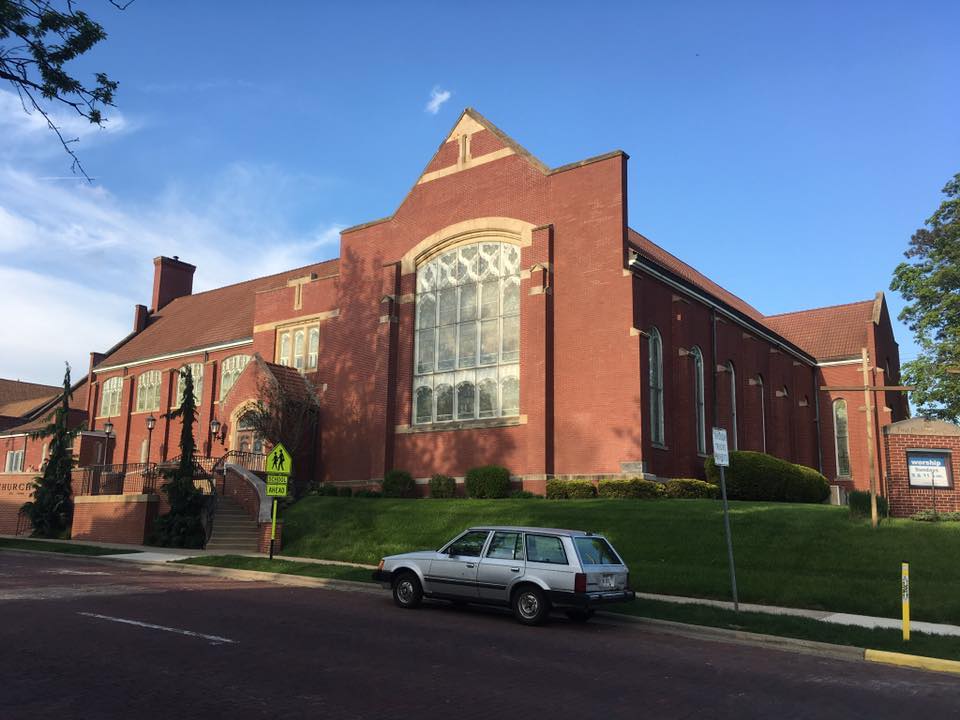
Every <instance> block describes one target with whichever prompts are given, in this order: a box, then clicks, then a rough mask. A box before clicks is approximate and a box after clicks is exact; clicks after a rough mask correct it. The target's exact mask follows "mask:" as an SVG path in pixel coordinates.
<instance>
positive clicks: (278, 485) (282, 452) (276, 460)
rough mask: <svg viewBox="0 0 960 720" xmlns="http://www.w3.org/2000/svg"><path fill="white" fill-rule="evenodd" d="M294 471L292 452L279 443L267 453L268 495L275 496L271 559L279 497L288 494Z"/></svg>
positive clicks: (271, 556)
mask: <svg viewBox="0 0 960 720" xmlns="http://www.w3.org/2000/svg"><path fill="white" fill-rule="evenodd" d="M291 472H293V460H292V459H291V458H290V453H289V452H287V449H286V448H285V447H284V446H283V443H277V444H276V445H275V446H274V448H273V450H271V451H270V454H269V455H267V497H272V498H273V511H272V512H271V518H272V519H271V521H270V559H271V560H273V546H274V544H275V543H276V541H277V498H278V497H285V496H286V494H287V481H288V480H289V479H290V473H291Z"/></svg>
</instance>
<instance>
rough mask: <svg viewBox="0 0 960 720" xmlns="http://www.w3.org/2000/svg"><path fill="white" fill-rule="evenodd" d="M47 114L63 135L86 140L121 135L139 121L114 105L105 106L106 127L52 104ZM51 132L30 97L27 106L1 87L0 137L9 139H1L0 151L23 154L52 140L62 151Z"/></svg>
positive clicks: (130, 129)
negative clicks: (135, 120) (110, 106)
mask: <svg viewBox="0 0 960 720" xmlns="http://www.w3.org/2000/svg"><path fill="white" fill-rule="evenodd" d="M48 114H49V115H50V119H51V120H52V121H53V122H54V123H55V124H56V125H57V127H59V128H60V132H61V133H62V134H63V137H64V138H66V139H67V140H73V139H74V138H76V139H78V140H80V141H81V142H84V143H88V142H92V141H97V140H104V139H106V138H108V137H110V136H116V135H122V134H124V133H128V132H131V131H132V130H134V129H135V126H136V123H133V122H131V121H130V120H129V118H127V117H126V116H125V115H123V114H122V113H121V112H120V111H118V110H116V109H115V108H106V110H105V112H104V122H103V127H100V126H97V125H94V124H93V123H91V122H90V121H89V120H87V119H86V118H84V117H81V116H80V115H79V114H77V113H76V112H73V111H70V112H65V111H64V110H63V109H61V108H58V107H56V106H53V107H51V109H50V110H49V111H48ZM50 134H51V130H50V128H49V127H48V126H47V121H46V120H45V119H44V118H43V115H41V114H40V113H39V112H37V111H36V110H34V109H32V108H30V105H29V101H28V103H27V106H26V108H24V105H23V103H22V102H21V101H20V97H19V96H18V95H17V94H16V93H12V92H8V91H6V90H0V137H3V138H4V139H5V140H6V142H3V143H0V153H2V154H3V155H5V156H10V155H12V154H22V153H23V152H24V151H30V152H35V150H36V146H37V145H39V144H40V143H44V144H49V145H50V146H51V148H53V149H54V150H55V151H57V152H62V150H60V145H59V144H58V143H56V141H54V142H53V143H51V142H50V140H51V137H50Z"/></svg>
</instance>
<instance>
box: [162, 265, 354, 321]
mask: <svg viewBox="0 0 960 720" xmlns="http://www.w3.org/2000/svg"><path fill="white" fill-rule="evenodd" d="M338 260H340V256H339V255H338V256H337V257H335V258H330V259H329V260H320V261H318V262H312V263H308V264H306V265H301V266H300V267H295V268H290V269H289V270H281V271H280V272H275V273H271V274H270V275H260V276H258V277H252V278H248V279H246V280H240V281H238V282H235V283H230V284H229V285H221V286H220V287H215V288H210V289H209V290H201V291H200V292H196V293H190V294H189V295H181V296H180V297H178V298H174V299H173V300H171V301H170V302H169V303H168V305H172V304H173V303H175V302H176V301H177V300H182V299H184V298H192V297H199V296H200V295H208V294H210V293H213V292H219V291H220V290H228V289H230V288H235V287H238V286H240V285H245V284H247V283H252V282H256V281H258V280H269V279H270V278H275V277H280V276H281V275H289V274H290V273H294V272H297V271H299V270H306V269H307V268H311V267H314V266H315V265H325V264H327V263H331V262H334V261H338ZM161 309H162V308H161Z"/></svg>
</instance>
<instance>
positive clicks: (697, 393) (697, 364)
mask: <svg viewBox="0 0 960 720" xmlns="http://www.w3.org/2000/svg"><path fill="white" fill-rule="evenodd" d="M690 355H691V356H692V357H693V409H694V413H695V414H696V417H695V423H696V429H697V452H698V453H700V454H701V455H706V453H707V415H706V402H705V399H704V386H703V353H702V352H701V351H700V348H698V347H696V346H694V347H693V349H692V350H690Z"/></svg>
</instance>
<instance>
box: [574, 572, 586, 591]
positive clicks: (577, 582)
mask: <svg viewBox="0 0 960 720" xmlns="http://www.w3.org/2000/svg"><path fill="white" fill-rule="evenodd" d="M573 591H574V592H578V593H585V592H586V591H587V576H586V575H584V574H583V573H577V574H576V575H574V576H573Z"/></svg>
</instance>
